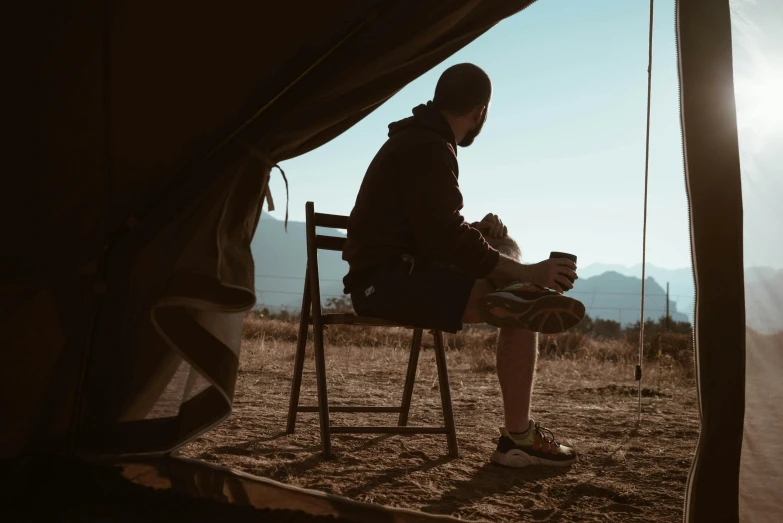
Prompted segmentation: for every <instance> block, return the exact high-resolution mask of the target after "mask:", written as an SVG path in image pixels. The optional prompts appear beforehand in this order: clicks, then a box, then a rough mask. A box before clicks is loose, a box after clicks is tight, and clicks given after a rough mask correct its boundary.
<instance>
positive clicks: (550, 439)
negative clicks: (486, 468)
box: [492, 421, 576, 467]
mask: <svg viewBox="0 0 783 523" xmlns="http://www.w3.org/2000/svg"><path fill="white" fill-rule="evenodd" d="M492 461H494V462H495V463H499V464H500V465H504V466H506V467H527V466H528V465H546V466H550V467H567V466H569V465H571V464H572V463H574V462H575V461H576V451H575V450H574V449H573V448H571V447H566V446H565V445H561V444H560V443H558V442H557V441H555V436H554V435H553V434H552V431H551V430H549V429H545V428H544V427H542V426H541V425H539V424H538V423H536V422H534V421H531V422H530V430H528V432H527V436H525V438H524V439H514V437H513V436H512V435H511V434H510V433H509V432H508V431H507V430H506V428H505V427H501V428H500V439H499V440H498V448H497V450H495V452H493V453H492Z"/></svg>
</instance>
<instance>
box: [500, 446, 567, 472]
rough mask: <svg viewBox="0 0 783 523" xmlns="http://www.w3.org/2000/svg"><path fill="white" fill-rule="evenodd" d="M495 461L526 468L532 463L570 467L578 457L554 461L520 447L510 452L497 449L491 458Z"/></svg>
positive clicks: (506, 465)
mask: <svg viewBox="0 0 783 523" xmlns="http://www.w3.org/2000/svg"><path fill="white" fill-rule="evenodd" d="M490 459H491V460H492V461H493V462H495V463H497V464H498V465H503V466H504V467H514V468H524V467H529V466H531V465H540V466H544V467H568V466H571V465H573V464H574V463H575V462H576V459H577V458H576V457H574V458H573V459H569V460H561V461H552V460H549V459H543V458H537V457H535V456H531V455H530V454H528V453H527V452H525V451H523V450H519V449H511V450H509V451H508V452H500V451H499V450H496V451H495V452H493V453H492V457H491V458H490Z"/></svg>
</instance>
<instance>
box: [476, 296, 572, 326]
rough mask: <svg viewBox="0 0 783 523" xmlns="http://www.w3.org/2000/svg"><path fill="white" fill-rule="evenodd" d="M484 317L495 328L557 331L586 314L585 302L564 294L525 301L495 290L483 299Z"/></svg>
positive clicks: (482, 310)
mask: <svg viewBox="0 0 783 523" xmlns="http://www.w3.org/2000/svg"><path fill="white" fill-rule="evenodd" d="M481 305H482V307H481V312H482V316H483V320H484V321H485V322H487V323H489V324H490V325H494V326H496V327H512V328H517V329H527V330H531V331H533V332H540V333H542V334H558V333H560V332H563V331H566V330H568V329H570V328H571V327H573V326H575V325H576V324H578V323H579V322H580V321H582V319H583V318H584V317H585V306H584V304H583V303H582V302H580V301H578V300H575V299H574V298H571V297H569V296H563V295H562V294H554V295H550V296H544V297H541V298H538V299H535V300H525V299H523V298H520V297H518V296H516V295H514V294H512V293H510V292H494V293H492V294H488V295H486V296H485V297H484V298H483V299H482V301H481Z"/></svg>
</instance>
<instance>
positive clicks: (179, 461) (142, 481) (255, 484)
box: [119, 456, 464, 523]
mask: <svg viewBox="0 0 783 523" xmlns="http://www.w3.org/2000/svg"><path fill="white" fill-rule="evenodd" d="M119 465H120V466H121V467H122V475H123V476H124V477H125V478H127V479H129V480H131V481H133V482H134V483H137V484H139V485H144V486H150V487H154V488H158V489H171V490H173V491H176V492H181V493H184V494H187V495H188V496H191V497H193V498H199V499H211V500H214V501H219V502H221V503H228V504H238V505H249V506H252V507H255V508H258V509H272V510H298V511H303V512H306V513H307V514H311V515H313V516H331V517H334V518H339V520H341V521H351V522H356V523H365V522H367V521H378V522H388V523H427V522H433V523H435V522H443V523H446V522H457V521H464V520H461V519H457V518H453V517H449V516H441V515H435V514H426V513H424V512H419V511H414V510H410V509H403V508H392V507H385V506H381V505H377V504H374V503H366V502H360V501H354V500H351V499H348V498H344V497H342V496H337V495H334V494H326V493H323V492H318V491H315V490H310V489H304V488H301V487H295V486H292V485H285V484H283V483H280V482H277V481H274V480H271V479H268V478H261V477H258V476H253V475H250V474H247V473H244V472H240V471H236V470H232V469H229V468H226V467H221V466H217V465H213V464H208V463H204V462H203V461H199V460H195V459H189V458H184V457H181V456H175V457H171V456H167V457H161V458H158V459H154V460H149V461H146V462H133V461H126V462H122V463H120V464H119Z"/></svg>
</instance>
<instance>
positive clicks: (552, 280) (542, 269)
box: [525, 258, 579, 292]
mask: <svg viewBox="0 0 783 523" xmlns="http://www.w3.org/2000/svg"><path fill="white" fill-rule="evenodd" d="M575 271H576V264H575V263H574V262H572V261H571V260H569V259H567V258H550V259H548V260H544V261H541V262H538V263H534V264H532V265H527V266H526V272H527V273H528V274H527V277H526V278H525V279H526V280H528V281H530V283H535V284H537V285H541V286H542V287H549V288H550V289H554V290H556V291H558V292H564V291H567V290H569V289H573V288H574V284H573V283H571V282H570V281H569V279H568V278H571V279H572V280H576V279H577V278H579V276H577V275H576V272H575Z"/></svg>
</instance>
